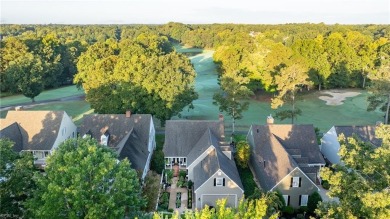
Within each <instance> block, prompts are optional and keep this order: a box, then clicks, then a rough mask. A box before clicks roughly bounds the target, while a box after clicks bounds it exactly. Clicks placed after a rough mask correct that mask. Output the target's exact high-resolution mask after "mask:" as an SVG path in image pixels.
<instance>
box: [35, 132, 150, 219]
mask: <svg viewBox="0 0 390 219" xmlns="http://www.w3.org/2000/svg"><path fill="white" fill-rule="evenodd" d="M36 181H37V186H38V189H37V191H36V193H35V194H34V197H33V198H32V199H31V200H29V202H28V204H29V207H30V209H31V211H32V212H33V214H34V217H35V218H120V217H123V216H124V215H125V214H126V215H128V214H130V213H134V212H136V211H137V210H138V209H139V208H140V205H141V204H142V202H143V200H142V199H141V198H140V193H141V190H140V185H139V179H138V177H137V173H136V171H135V170H133V169H131V167H130V163H129V161H128V160H127V159H125V160H121V161H118V159H117V155H116V154H115V152H113V151H112V150H111V149H110V148H108V147H105V146H102V145H99V144H98V143H97V141H96V140H94V139H91V138H85V139H81V138H79V139H70V140H67V141H65V142H64V143H62V144H61V145H60V146H59V147H58V149H57V150H56V151H55V152H54V154H52V155H51V156H50V157H49V158H48V159H47V166H46V169H45V174H44V175H42V174H39V175H37V180H36Z"/></svg>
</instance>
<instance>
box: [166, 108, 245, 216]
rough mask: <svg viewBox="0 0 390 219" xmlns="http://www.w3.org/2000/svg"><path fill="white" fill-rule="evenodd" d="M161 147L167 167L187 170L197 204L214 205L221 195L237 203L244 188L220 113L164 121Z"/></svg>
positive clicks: (230, 202)
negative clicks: (207, 118) (216, 118)
mask: <svg viewBox="0 0 390 219" xmlns="http://www.w3.org/2000/svg"><path fill="white" fill-rule="evenodd" d="M163 151H164V154H165V162H166V166H165V168H166V169H172V168H175V167H177V168H180V169H183V170H187V174H188V179H189V180H191V181H193V183H194V195H193V197H194V201H195V205H194V206H195V207H196V208H198V209H201V208H203V207H204V206H205V205H208V206H216V201H217V200H218V199H223V198H226V199H227V205H228V206H231V207H237V206H238V202H239V200H240V199H241V197H242V196H243V194H244V189H243V185H242V183H241V179H240V176H239V174H238V171H237V167H236V164H235V162H234V159H233V155H232V150H231V146H230V144H229V143H226V142H224V127H223V117H222V116H220V120H219V121H196V120H170V121H167V123H166V129H165V144H164V149H163Z"/></svg>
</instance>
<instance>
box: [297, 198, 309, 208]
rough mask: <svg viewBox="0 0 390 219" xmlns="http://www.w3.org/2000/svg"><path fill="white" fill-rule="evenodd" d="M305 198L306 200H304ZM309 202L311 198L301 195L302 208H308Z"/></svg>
mask: <svg viewBox="0 0 390 219" xmlns="http://www.w3.org/2000/svg"><path fill="white" fill-rule="evenodd" d="M303 197H305V198H303ZM303 200H305V201H303ZM308 201H309V196H308V195H301V203H299V204H300V205H301V206H307V202H308Z"/></svg>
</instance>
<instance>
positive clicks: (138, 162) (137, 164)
mask: <svg viewBox="0 0 390 219" xmlns="http://www.w3.org/2000/svg"><path fill="white" fill-rule="evenodd" d="M118 154H119V158H120V159H125V158H127V159H128V160H129V161H130V162H131V167H132V168H133V169H136V170H142V171H143V170H144V169H145V165H146V161H147V160H148V156H149V151H148V146H147V145H145V144H144V143H142V142H141V140H140V139H139V138H138V137H137V133H135V131H134V130H132V131H131V132H130V133H129V134H128V137H127V141H126V143H125V145H124V146H123V148H120V149H118Z"/></svg>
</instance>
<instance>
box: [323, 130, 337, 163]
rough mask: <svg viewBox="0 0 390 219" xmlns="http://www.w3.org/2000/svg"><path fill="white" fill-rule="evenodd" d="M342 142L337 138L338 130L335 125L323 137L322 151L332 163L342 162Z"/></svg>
mask: <svg viewBox="0 0 390 219" xmlns="http://www.w3.org/2000/svg"><path fill="white" fill-rule="evenodd" d="M339 150H340V143H339V141H338V140H337V132H336V129H335V127H334V126H333V127H332V128H331V129H330V130H329V131H328V132H327V133H326V134H325V135H324V136H323V137H322V138H321V153H322V154H323V155H324V156H325V158H326V159H328V160H329V161H330V162H331V163H332V164H338V163H340V156H339V154H338V153H339Z"/></svg>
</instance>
